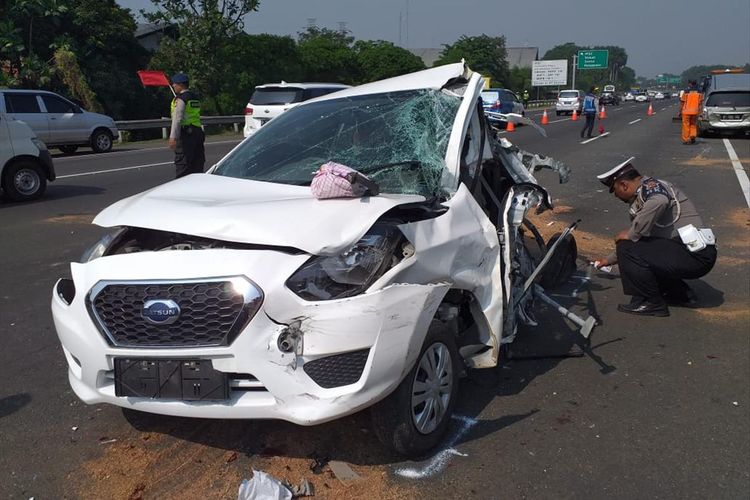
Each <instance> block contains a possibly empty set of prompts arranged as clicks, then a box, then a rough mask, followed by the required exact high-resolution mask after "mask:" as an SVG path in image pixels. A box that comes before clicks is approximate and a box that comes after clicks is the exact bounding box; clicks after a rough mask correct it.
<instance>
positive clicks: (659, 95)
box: [654, 92, 664, 99]
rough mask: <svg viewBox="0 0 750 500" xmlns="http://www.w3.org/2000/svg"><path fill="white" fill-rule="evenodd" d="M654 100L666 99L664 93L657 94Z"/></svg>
mask: <svg viewBox="0 0 750 500" xmlns="http://www.w3.org/2000/svg"><path fill="white" fill-rule="evenodd" d="M654 99H664V93H662V92H657V93H655V94H654Z"/></svg>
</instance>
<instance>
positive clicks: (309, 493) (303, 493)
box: [282, 479, 315, 498]
mask: <svg viewBox="0 0 750 500" xmlns="http://www.w3.org/2000/svg"><path fill="white" fill-rule="evenodd" d="M282 484H283V485H284V486H286V487H287V488H288V489H289V490H290V491H291V492H292V498H300V497H314V496H315V486H313V484H312V483H311V482H310V481H308V480H307V479H302V481H300V483H299V484H298V485H296V486H295V485H293V484H290V483H289V481H287V480H284V482H283V483H282Z"/></svg>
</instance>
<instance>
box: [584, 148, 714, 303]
mask: <svg viewBox="0 0 750 500" xmlns="http://www.w3.org/2000/svg"><path fill="white" fill-rule="evenodd" d="M633 159H634V158H630V159H629V160H627V161H625V162H623V163H621V164H619V165H617V166H616V167H615V168H613V169H611V170H609V171H608V172H605V173H603V174H601V175H599V176H597V178H598V179H599V180H600V181H601V182H602V183H603V184H604V185H605V186H607V187H609V192H610V193H614V194H615V196H616V197H617V198H619V199H620V200H622V201H624V202H626V203H629V204H630V219H631V224H630V228H629V229H625V230H623V231H621V232H620V233H618V234H617V236H616V237H615V241H616V252H615V253H614V254H612V255H609V256H608V257H605V258H603V259H600V260H597V261H596V262H595V263H594V265H595V266H596V267H601V266H606V265H612V264H619V266H620V276H621V278H622V290H623V293H625V295H631V296H632V299H631V301H630V303H629V304H620V305H619V306H617V310H618V311H621V312H625V313H630V314H639V315H644V316H669V309H668V308H667V304H672V305H682V306H690V305H695V301H696V299H695V294H694V293H693V291H692V290H691V289H690V287H689V286H688V285H687V283H685V282H684V281H683V279H697V278H700V277H701V276H705V275H706V274H708V272H709V271H710V270H711V269H712V268H713V266H714V263H715V262H716V245H715V240H714V237H713V233H712V232H711V230H710V229H706V228H705V227H704V226H703V221H702V220H701V218H700V216H699V215H698V212H697V211H696V209H695V206H694V205H693V203H692V202H691V201H690V200H689V199H688V197H687V196H685V194H684V193H683V192H682V191H681V190H680V189H678V188H677V187H676V186H675V185H674V184H672V183H670V182H667V181H663V180H659V179H655V178H653V177H643V176H642V175H641V174H640V173H638V171H637V170H636V169H635V168H634V167H633V164H632V161H633Z"/></svg>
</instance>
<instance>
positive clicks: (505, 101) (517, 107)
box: [481, 89, 526, 123]
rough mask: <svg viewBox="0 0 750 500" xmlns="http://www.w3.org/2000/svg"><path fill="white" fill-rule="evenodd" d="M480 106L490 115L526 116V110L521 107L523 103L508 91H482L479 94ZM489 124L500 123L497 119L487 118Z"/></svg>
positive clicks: (513, 93)
mask: <svg viewBox="0 0 750 500" xmlns="http://www.w3.org/2000/svg"><path fill="white" fill-rule="evenodd" d="M481 98H482V106H483V107H484V110H485V111H490V112H492V113H503V114H507V113H517V114H519V115H521V116H525V115H526V110H525V109H524V107H523V103H522V102H521V100H520V99H519V98H518V96H517V95H516V94H515V92H513V91H511V90H508V89H487V90H483V91H482V94H481ZM487 119H488V120H490V122H494V123H498V122H502V120H500V119H499V118H494V117H492V116H488V117H487Z"/></svg>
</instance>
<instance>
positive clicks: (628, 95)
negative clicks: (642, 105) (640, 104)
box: [624, 92, 635, 101]
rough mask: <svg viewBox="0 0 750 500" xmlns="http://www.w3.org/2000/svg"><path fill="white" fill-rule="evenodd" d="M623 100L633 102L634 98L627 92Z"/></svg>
mask: <svg viewBox="0 0 750 500" xmlns="http://www.w3.org/2000/svg"><path fill="white" fill-rule="evenodd" d="M624 99H625V100H626V101H635V96H634V95H633V93H632V92H628V93H627V94H625V98H624Z"/></svg>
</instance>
